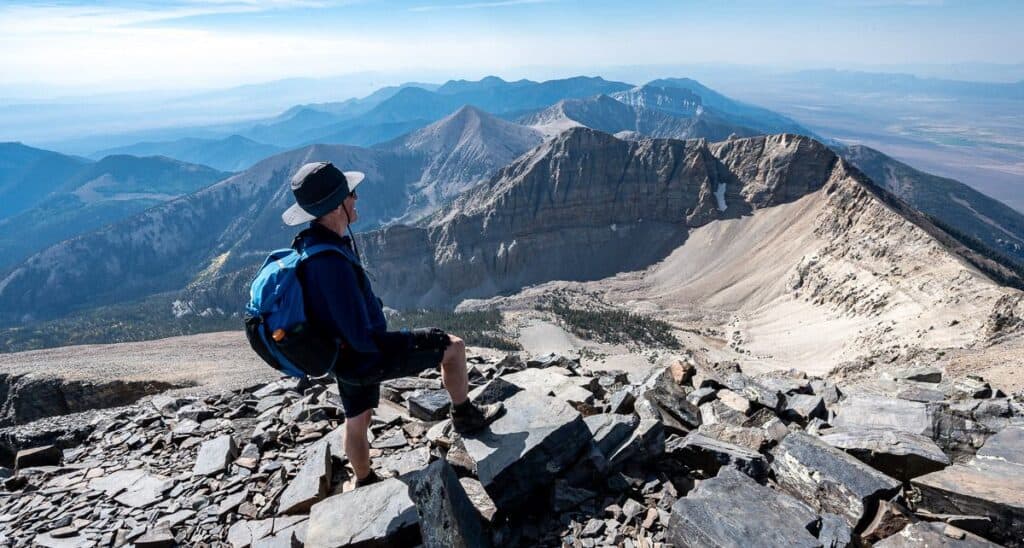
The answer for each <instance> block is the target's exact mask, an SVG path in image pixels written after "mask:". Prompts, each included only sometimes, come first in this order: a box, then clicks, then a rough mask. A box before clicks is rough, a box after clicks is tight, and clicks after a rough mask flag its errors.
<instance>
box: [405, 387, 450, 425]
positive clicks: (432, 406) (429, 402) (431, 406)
mask: <svg viewBox="0 0 1024 548" xmlns="http://www.w3.org/2000/svg"><path fill="white" fill-rule="evenodd" d="M406 403H407V404H408V405H409V414H410V415H412V416H413V417H416V418H417V419H420V420H422V421H428V422H433V421H439V420H441V419H444V418H445V417H447V416H448V410H449V409H451V406H452V400H451V398H450V397H449V396H448V391H447V390H443V389H440V390H417V391H415V392H413V393H412V395H410V396H409V398H408V399H407V400H406Z"/></svg>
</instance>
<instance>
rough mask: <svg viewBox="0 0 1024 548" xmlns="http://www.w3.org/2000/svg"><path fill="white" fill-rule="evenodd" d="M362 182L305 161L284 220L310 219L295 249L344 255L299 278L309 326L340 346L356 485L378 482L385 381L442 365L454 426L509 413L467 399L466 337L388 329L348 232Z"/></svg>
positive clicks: (322, 259) (323, 256)
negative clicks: (375, 454)
mask: <svg viewBox="0 0 1024 548" xmlns="http://www.w3.org/2000/svg"><path fill="white" fill-rule="evenodd" d="M362 180H363V174H362V173H360V172H357V171H349V172H345V173H342V172H341V171H339V170H338V168H336V167H334V166H333V165H332V164H330V163H329V162H315V163H309V164H306V165H304V166H302V167H301V168H299V170H298V171H297V172H296V173H295V175H294V176H293V177H292V180H291V188H292V193H293V194H294V195H295V201H296V202H297V203H296V204H295V205H293V206H291V207H290V208H289V209H288V210H287V211H285V212H284V214H283V215H282V216H281V217H282V219H283V220H284V222H285V223H286V224H288V225H291V226H296V225H300V224H302V223H305V222H309V227H308V228H306V229H305V230H303V231H302V232H300V233H299V234H298V235H297V236H296V237H295V240H294V241H293V242H292V247H294V248H295V249H298V250H300V251H301V250H302V249H303V248H305V247H307V246H312V245H316V244H325V243H326V244H332V245H335V246H337V247H338V248H339V250H340V252H339V253H333V252H325V253H319V254H316V255H314V256H312V257H310V258H309V259H307V260H306V261H304V262H303V263H302V265H301V268H300V269H299V271H298V276H299V280H300V283H301V284H302V289H303V298H304V305H305V311H306V317H307V318H308V321H309V323H310V324H311V325H312V326H313V327H315V328H317V329H319V330H321V331H322V333H323V334H324V335H325V336H328V337H332V338H335V339H337V340H339V341H341V346H342V347H341V351H340V352H339V354H338V359H337V360H336V362H335V365H334V372H335V374H336V376H337V378H338V388H339V391H340V393H341V403H342V406H343V407H344V410H345V418H346V422H345V454H346V455H347V456H348V460H349V462H350V463H351V464H352V469H353V471H354V472H355V486H356V487H361V486H363V485H369V484H371V483H374V482H376V481H378V480H379V479H380V478H378V476H377V475H376V474H375V473H374V471H373V469H372V468H371V466H370V443H369V439H368V437H367V432H368V431H369V428H370V417H371V414H372V411H373V409H374V408H375V407H377V405H378V404H379V403H380V383H381V381H384V380H388V379H394V378H398V377H406V376H413V375H417V374H419V373H420V372H421V371H424V370H426V369H430V368H433V367H437V366H438V364H440V366H441V379H442V381H443V382H444V386H445V388H447V390H448V393H449V395H450V396H451V400H452V410H451V418H452V426H453V428H454V429H455V431H456V432H459V433H466V432H471V431H474V430H479V429H481V428H483V427H484V426H486V425H487V424H489V423H491V422H492V421H493V420H494V419H496V418H497V417H498V416H499V415H500V414H501V412H502V410H503V408H502V406H501V404H494V405H488V406H483V407H478V406H476V405H475V404H473V403H472V402H471V401H469V398H468V390H469V378H468V373H467V370H466V347H465V344H464V343H463V341H462V339H460V338H459V337H456V336H453V335H449V334H447V333H445V332H444V331H442V330H440V329H415V330H413V331H411V332H410V331H407V330H403V331H388V330H387V320H386V319H385V318H384V311H383V307H382V304H381V301H380V299H378V298H377V297H376V296H375V295H374V294H373V289H372V288H371V287H370V280H369V278H368V277H367V276H366V272H365V271H364V270H363V267H362V264H361V262H360V259H359V252H358V248H357V247H356V245H355V241H354V240H353V238H351V237H349V236H347V235H346V234H345V233H346V231H349V232H350V233H351V230H350V228H349V227H350V225H351V224H352V223H354V222H355V221H356V220H357V219H358V218H359V214H358V212H357V211H356V199H357V196H356V192H355V189H356V185H358V184H359V183H360V182H361V181H362Z"/></svg>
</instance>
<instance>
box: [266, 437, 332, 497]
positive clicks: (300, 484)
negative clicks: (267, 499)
mask: <svg viewBox="0 0 1024 548" xmlns="http://www.w3.org/2000/svg"><path fill="white" fill-rule="evenodd" d="M330 488H331V451H330V447H328V445H327V444H326V443H319V444H317V445H316V446H315V449H314V450H313V451H310V453H309V455H308V456H307V457H306V462H305V463H304V464H303V465H302V468H300V469H299V473H298V474H296V475H295V477H294V478H292V480H291V481H290V482H288V486H287V487H286V488H285V490H284V492H283V493H281V498H280V499H279V501H278V513H280V514H298V513H304V512H306V511H308V510H309V508H310V507H311V506H313V504H314V503H316V502H317V501H319V500H320V499H322V498H324V496H326V495H327V491H328V490H329V489H330Z"/></svg>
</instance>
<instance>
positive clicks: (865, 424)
mask: <svg viewBox="0 0 1024 548" xmlns="http://www.w3.org/2000/svg"><path fill="white" fill-rule="evenodd" d="M833 411H835V414H836V416H835V418H834V419H832V420H831V421H830V422H831V423H832V426H834V427H837V428H841V427H850V428H852V427H860V428H881V429H887V430H903V431H905V432H910V433H912V434H918V435H922V436H927V437H929V438H934V435H935V412H934V410H933V409H932V408H930V407H929V406H928V405H927V404H925V403H922V402H913V401H907V400H899V399H896V398H886V397H882V396H851V397H848V398H846V399H845V400H843V401H841V402H839V404H838V405H836V406H835V407H834V408H833Z"/></svg>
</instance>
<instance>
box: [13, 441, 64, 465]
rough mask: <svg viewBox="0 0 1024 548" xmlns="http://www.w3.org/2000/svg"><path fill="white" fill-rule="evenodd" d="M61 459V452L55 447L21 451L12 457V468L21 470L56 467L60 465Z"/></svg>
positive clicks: (45, 446) (46, 446) (49, 446)
mask: <svg viewBox="0 0 1024 548" xmlns="http://www.w3.org/2000/svg"><path fill="white" fill-rule="evenodd" d="M61 458H62V454H61V450H60V448H59V447H57V446H55V445H44V446H42V447H33V448H31V449H22V450H21V451H18V454H17V455H16V456H15V457H14V467H15V468H16V469H18V470H21V469H23V468H31V467H33V466H57V465H59V464H60V462H61Z"/></svg>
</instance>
